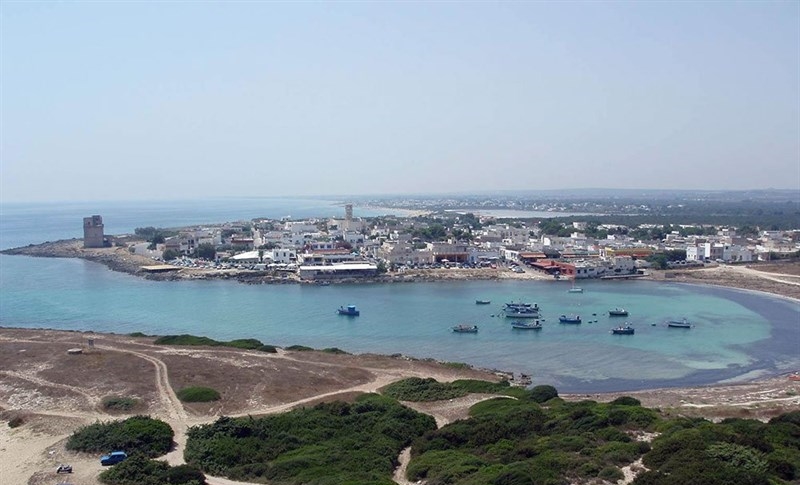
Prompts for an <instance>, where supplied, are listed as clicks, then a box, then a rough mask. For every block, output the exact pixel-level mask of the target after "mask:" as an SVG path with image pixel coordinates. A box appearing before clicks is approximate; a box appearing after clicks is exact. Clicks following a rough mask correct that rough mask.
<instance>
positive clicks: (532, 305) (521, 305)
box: [505, 301, 539, 312]
mask: <svg viewBox="0 0 800 485" xmlns="http://www.w3.org/2000/svg"><path fill="white" fill-rule="evenodd" d="M521 308H528V309H531V310H536V311H537V312H538V311H539V305H538V304H537V303H524V302H521V301H520V302H513V301H512V302H511V303H506V306H505V309H506V310H509V309H512V310H518V309H521Z"/></svg>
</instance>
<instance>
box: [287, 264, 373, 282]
mask: <svg viewBox="0 0 800 485" xmlns="http://www.w3.org/2000/svg"><path fill="white" fill-rule="evenodd" d="M297 273H298V275H299V276H300V279H304V280H327V279H337V278H369V277H373V276H375V275H377V274H378V266H377V265H374V264H372V263H364V262H345V263H334V264H330V265H326V266H305V265H303V266H300V268H299V269H298V271H297Z"/></svg>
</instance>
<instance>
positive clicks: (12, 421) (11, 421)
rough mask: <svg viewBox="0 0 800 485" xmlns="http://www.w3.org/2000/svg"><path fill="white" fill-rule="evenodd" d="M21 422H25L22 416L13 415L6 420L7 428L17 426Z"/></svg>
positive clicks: (21, 423) (20, 424)
mask: <svg viewBox="0 0 800 485" xmlns="http://www.w3.org/2000/svg"><path fill="white" fill-rule="evenodd" d="M23 424H25V419H24V418H23V417H22V416H13V417H12V418H11V419H9V420H8V427H9V428H19V427H20V426H22V425H23Z"/></svg>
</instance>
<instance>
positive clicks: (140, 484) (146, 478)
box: [100, 455, 206, 485]
mask: <svg viewBox="0 0 800 485" xmlns="http://www.w3.org/2000/svg"><path fill="white" fill-rule="evenodd" d="M100 481H101V482H103V483H107V484H109V485H205V484H206V477H205V475H203V472H201V471H200V470H198V469H197V468H194V467H192V466H189V465H179V466H175V467H171V466H169V464H167V463H166V462H164V461H156V460H149V459H147V458H146V457H144V456H142V455H133V456H131V457H130V458H128V459H127V460H125V461H123V462H121V463H118V464H117V465H115V466H113V467H111V468H109V469H107V470H105V471H104V472H102V473H101V474H100Z"/></svg>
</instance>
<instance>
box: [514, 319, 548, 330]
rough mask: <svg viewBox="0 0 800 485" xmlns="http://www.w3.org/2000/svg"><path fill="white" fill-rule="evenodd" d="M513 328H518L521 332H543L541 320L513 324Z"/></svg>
mask: <svg viewBox="0 0 800 485" xmlns="http://www.w3.org/2000/svg"><path fill="white" fill-rule="evenodd" d="M511 328H516V329H519V330H541V329H542V324H541V323H540V322H539V320H536V321H535V322H511Z"/></svg>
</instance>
